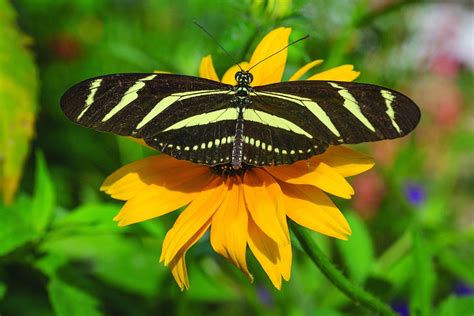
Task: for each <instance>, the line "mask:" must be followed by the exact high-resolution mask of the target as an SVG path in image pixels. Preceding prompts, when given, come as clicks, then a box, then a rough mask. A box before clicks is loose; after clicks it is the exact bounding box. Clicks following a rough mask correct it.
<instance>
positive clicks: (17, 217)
mask: <svg viewBox="0 0 474 316" xmlns="http://www.w3.org/2000/svg"><path fill="white" fill-rule="evenodd" d="M31 204H32V203H31V200H30V198H29V197H27V196H24V195H20V196H19V197H18V199H16V201H15V203H14V204H12V205H9V206H6V205H3V206H2V205H1V204H0V241H1V242H0V256H2V255H5V254H7V253H9V252H11V251H13V250H15V249H16V248H18V247H20V246H22V245H24V244H25V243H27V242H28V241H30V240H32V239H34V238H35V237H36V236H37V234H36V232H35V230H34V229H33V227H32V224H31V218H30V209H31Z"/></svg>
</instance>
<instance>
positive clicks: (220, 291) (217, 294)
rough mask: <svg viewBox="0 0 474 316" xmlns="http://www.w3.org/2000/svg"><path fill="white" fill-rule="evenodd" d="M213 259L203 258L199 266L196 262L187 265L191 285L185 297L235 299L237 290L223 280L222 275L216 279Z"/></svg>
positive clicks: (213, 299)
mask: <svg viewBox="0 0 474 316" xmlns="http://www.w3.org/2000/svg"><path fill="white" fill-rule="evenodd" d="M214 265H215V262H214V261H213V260H204V261H203V262H202V264H201V266H198V265H197V264H193V265H189V273H188V274H189V277H190V283H191V287H190V288H189V290H188V291H187V293H186V297H187V298H188V299H190V300H195V301H210V302H222V301H231V300H233V299H236V297H237V291H236V289H235V288H234V287H233V286H232V284H230V283H228V282H224V279H222V277H221V278H220V280H219V281H218V280H217V279H216V275H215V274H216V271H215V270H216V267H215V266H214ZM211 272H212V274H214V275H211Z"/></svg>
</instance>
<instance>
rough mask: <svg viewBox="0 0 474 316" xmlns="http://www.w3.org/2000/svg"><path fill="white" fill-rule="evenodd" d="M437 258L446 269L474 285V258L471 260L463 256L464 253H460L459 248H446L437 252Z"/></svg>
mask: <svg viewBox="0 0 474 316" xmlns="http://www.w3.org/2000/svg"><path fill="white" fill-rule="evenodd" d="M436 258H437V259H438V260H437V261H438V262H439V264H440V265H441V266H442V267H443V268H444V269H446V270H448V271H449V272H451V273H452V274H453V275H455V276H456V277H457V278H459V279H461V280H464V281H466V282H468V283H469V284H470V285H471V286H474V274H473V273H472V260H469V258H463V257H462V254H460V253H459V250H458V251H456V250H450V249H444V250H442V251H440V253H437V254H436ZM466 259H467V260H466ZM469 262H471V263H469Z"/></svg>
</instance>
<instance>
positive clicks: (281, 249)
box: [248, 218, 291, 289]
mask: <svg viewBox="0 0 474 316" xmlns="http://www.w3.org/2000/svg"><path fill="white" fill-rule="evenodd" d="M248 233H249V235H248V244H249V248H250V250H251V251H252V253H253V255H254V256H255V258H256V259H257V261H258V262H259V263H260V265H261V266H262V268H263V270H264V271H265V273H266V274H267V275H268V277H269V278H270V281H272V283H273V285H274V286H275V287H276V288H277V289H280V288H281V277H282V275H283V277H284V279H285V280H288V279H289V277H290V273H289V271H290V270H291V244H290V243H287V244H286V245H278V244H277V243H276V242H275V241H274V240H273V239H271V238H270V237H268V236H267V235H266V234H265V233H264V232H263V231H262V230H261V229H260V228H259V226H257V224H255V222H254V221H253V220H252V219H251V218H249V227H248ZM288 250H289V252H288ZM282 254H284V255H285V258H284V259H283V261H284V263H282Z"/></svg>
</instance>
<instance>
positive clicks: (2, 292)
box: [0, 282, 7, 300]
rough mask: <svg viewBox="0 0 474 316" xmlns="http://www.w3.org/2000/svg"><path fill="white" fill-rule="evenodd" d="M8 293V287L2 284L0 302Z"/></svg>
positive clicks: (0, 286)
mask: <svg viewBox="0 0 474 316" xmlns="http://www.w3.org/2000/svg"><path fill="white" fill-rule="evenodd" d="M6 292H7V285H6V284H5V283H3V282H0V300H1V299H3V297H4V296H5V293H6Z"/></svg>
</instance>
